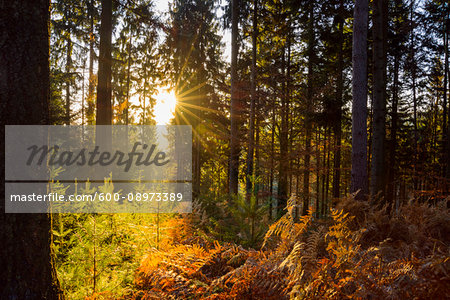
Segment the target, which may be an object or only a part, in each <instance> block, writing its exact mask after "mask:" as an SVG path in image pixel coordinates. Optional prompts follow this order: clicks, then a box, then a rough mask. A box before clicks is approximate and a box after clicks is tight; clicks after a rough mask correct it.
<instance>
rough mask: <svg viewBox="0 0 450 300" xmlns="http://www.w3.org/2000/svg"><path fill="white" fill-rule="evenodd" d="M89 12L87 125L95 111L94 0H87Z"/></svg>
mask: <svg viewBox="0 0 450 300" xmlns="http://www.w3.org/2000/svg"><path fill="white" fill-rule="evenodd" d="M88 14H89V87H88V97H87V110H86V118H87V123H88V125H93V124H94V111H95V99H94V89H95V78H94V56H95V52H94V41H95V38H94V37H95V35H94V0H90V1H89V7H88Z"/></svg>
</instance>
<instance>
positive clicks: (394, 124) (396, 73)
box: [386, 54, 400, 210]
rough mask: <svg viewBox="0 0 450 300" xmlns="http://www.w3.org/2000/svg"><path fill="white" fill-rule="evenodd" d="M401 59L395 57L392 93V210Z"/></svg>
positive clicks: (389, 192)
mask: <svg viewBox="0 0 450 300" xmlns="http://www.w3.org/2000/svg"><path fill="white" fill-rule="evenodd" d="M399 64H400V62H399V57H398V55H397V54H396V55H395V57H394V84H393V93H392V112H391V120H392V121H391V122H392V125H391V145H390V147H389V152H390V153H389V170H388V183H387V192H386V198H387V199H386V200H387V203H388V204H389V206H390V208H391V210H392V209H393V208H394V205H393V204H394V201H395V186H396V185H395V172H396V165H397V164H396V162H397V157H396V152H397V128H398V111H397V110H398V90H399V83H398V76H399Z"/></svg>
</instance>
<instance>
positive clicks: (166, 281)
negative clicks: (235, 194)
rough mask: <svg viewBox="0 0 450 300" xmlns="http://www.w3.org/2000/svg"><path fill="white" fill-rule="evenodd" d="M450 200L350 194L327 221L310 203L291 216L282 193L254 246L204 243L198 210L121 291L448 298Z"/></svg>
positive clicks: (141, 295) (158, 295) (144, 295)
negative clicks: (390, 206) (396, 202)
mask: <svg viewBox="0 0 450 300" xmlns="http://www.w3.org/2000/svg"><path fill="white" fill-rule="evenodd" d="M447 201H448V200H446V201H442V202H440V203H438V204H436V205H434V206H430V205H428V204H426V203H423V204H420V203H416V202H412V203H408V204H405V205H403V206H401V207H400V208H398V210H397V211H396V212H395V213H393V214H392V215H389V214H388V213H387V212H386V209H385V208H377V207H376V206H374V205H373V204H371V203H368V202H361V201H355V200H353V199H352V198H351V197H349V198H346V199H343V200H341V202H340V203H339V204H338V205H337V208H336V209H334V210H332V213H331V218H329V219H328V220H320V219H315V218H314V217H313V211H312V210H310V211H309V214H308V215H306V216H302V217H301V218H299V219H298V220H296V219H295V218H294V214H293V212H294V210H295V207H294V205H293V203H294V201H289V203H288V207H287V213H286V214H285V215H284V216H283V217H281V218H280V219H279V220H278V221H277V222H275V223H274V224H272V225H271V226H270V228H269V230H268V231H267V233H266V235H265V238H264V242H263V247H262V248H261V250H253V249H244V248H243V247H241V246H236V245H234V244H231V243H223V244H219V243H217V242H211V241H210V239H208V238H207V237H206V236H202V235H201V234H199V232H198V230H196V229H195V220H194V221H193V219H195V215H193V216H192V215H191V216H184V217H181V218H179V219H178V220H177V221H176V222H177V224H178V225H177V228H178V229H179V230H177V231H176V233H175V232H174V233H173V234H174V235H175V236H176V239H174V240H173V242H172V243H171V244H170V245H168V246H167V247H166V248H165V249H160V250H157V249H149V251H148V253H147V255H146V257H145V258H144V259H143V260H142V263H141V265H140V267H139V269H138V272H137V277H136V280H135V289H134V291H133V292H130V293H129V294H128V295H126V297H125V298H126V299H129V298H132V299H347V298H352V299H382V298H386V299H447V298H448V297H449V295H450V251H449V243H450V214H449V210H448V208H447V207H448V206H447ZM193 236H195V237H196V238H193ZM180 237H184V239H180Z"/></svg>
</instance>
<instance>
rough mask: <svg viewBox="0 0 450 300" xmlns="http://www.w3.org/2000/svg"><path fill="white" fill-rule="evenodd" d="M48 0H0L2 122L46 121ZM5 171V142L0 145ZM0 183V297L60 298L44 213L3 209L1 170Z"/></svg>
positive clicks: (24, 123)
mask: <svg viewBox="0 0 450 300" xmlns="http://www.w3.org/2000/svg"><path fill="white" fill-rule="evenodd" d="M49 5H50V1H48V0H39V1H38V0H28V1H25V0H21V1H17V0H15V1H12V0H11V1H2V2H1V4H0V28H1V31H2V35H1V37H0V44H1V45H2V47H0V57H1V63H0V99H1V102H0V103H1V104H0V116H1V123H2V124H1V126H0V132H1V139H2V141H4V139H5V131H4V130H5V127H4V125H38V124H48V122H49V17H50V16H49ZM0 149H1V150H0V153H1V157H0V164H1V165H2V166H1V169H2V172H4V167H5V166H4V163H5V148H4V147H3V146H2V147H0ZM1 181H2V182H1V183H0V197H1V199H0V211H1V213H0V226H1V232H0V240H1V241H2V247H1V248H0V249H1V250H0V251H1V255H0V256H1V262H0V272H1V276H0V278H1V281H2V284H1V287H0V298H1V299H60V298H62V294H61V293H60V290H59V286H58V282H57V278H56V271H55V269H54V264H52V255H51V249H50V243H51V235H50V217H49V215H48V214H5V206H4V205H5V198H4V197H5V176H4V173H3V176H2V177H1Z"/></svg>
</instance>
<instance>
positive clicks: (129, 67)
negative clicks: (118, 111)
mask: <svg viewBox="0 0 450 300" xmlns="http://www.w3.org/2000/svg"><path fill="white" fill-rule="evenodd" d="M132 37H133V36H132V35H131V29H130V40H129V41H128V45H127V51H128V62H127V63H128V64H127V103H126V106H125V125H128V123H129V120H128V119H129V115H128V109H129V107H130V88H131V86H130V85H131V82H130V79H131V78H130V76H131V40H132Z"/></svg>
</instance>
